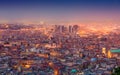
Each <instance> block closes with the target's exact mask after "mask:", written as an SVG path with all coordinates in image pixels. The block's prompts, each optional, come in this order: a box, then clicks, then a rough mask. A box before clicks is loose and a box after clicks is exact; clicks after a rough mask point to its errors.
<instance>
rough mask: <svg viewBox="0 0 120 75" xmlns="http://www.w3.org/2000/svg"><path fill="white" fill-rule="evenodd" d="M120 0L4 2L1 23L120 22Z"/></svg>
mask: <svg viewBox="0 0 120 75" xmlns="http://www.w3.org/2000/svg"><path fill="white" fill-rule="evenodd" d="M119 13H120V0H0V23H6V22H7V23H43V22H45V23H47V24H62V23H63V24H64V23H65V24H79V23H92V22H98V23H103V22H108V23H110V22H111V23H119V21H120V14H119Z"/></svg>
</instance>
